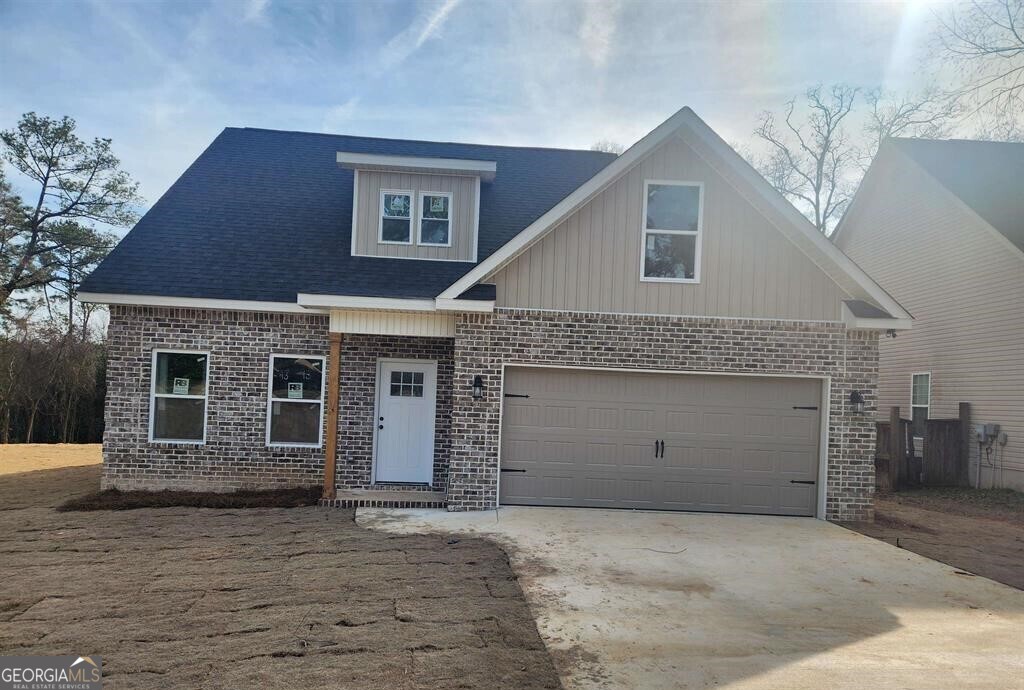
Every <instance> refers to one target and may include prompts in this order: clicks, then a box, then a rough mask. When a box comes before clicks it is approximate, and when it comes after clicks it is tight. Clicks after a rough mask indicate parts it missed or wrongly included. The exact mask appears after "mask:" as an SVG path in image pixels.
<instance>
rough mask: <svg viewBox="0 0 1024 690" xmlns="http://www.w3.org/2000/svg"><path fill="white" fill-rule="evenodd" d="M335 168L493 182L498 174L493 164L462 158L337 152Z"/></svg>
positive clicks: (496, 164)
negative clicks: (458, 177)
mask: <svg viewBox="0 0 1024 690" xmlns="http://www.w3.org/2000/svg"><path fill="white" fill-rule="evenodd" d="M337 161H338V165H340V166H341V167H343V168H352V169H361V170H399V171H404V172H423V173H434V174H450V175H469V176H474V177H479V178H480V179H482V180H483V181H485V182H493V181H494V178H495V176H496V175H497V172H498V163H497V162H496V161H478V160H470V159H465V158H428V157H425V156H386V155H381V154H376V153H352V152H349V151H338V153H337Z"/></svg>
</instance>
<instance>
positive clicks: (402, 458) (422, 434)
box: [374, 359, 437, 484]
mask: <svg viewBox="0 0 1024 690" xmlns="http://www.w3.org/2000/svg"><path fill="white" fill-rule="evenodd" d="M436 406H437V362H434V361H431V360H423V359H416V360H413V359H382V360H380V362H379V364H378V366H377V417H376V429H377V443H376V449H377V453H376V455H377V456H376V467H375V474H374V481H375V482H402V483H409V484H429V483H430V482H431V479H432V478H433V473H434V414H435V411H436Z"/></svg>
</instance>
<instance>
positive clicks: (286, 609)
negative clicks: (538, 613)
mask: <svg viewBox="0 0 1024 690" xmlns="http://www.w3.org/2000/svg"><path fill="white" fill-rule="evenodd" d="M6 459H8V458H5V460H6ZM98 478H99V467H98V466H95V465H94V466H89V467H70V468H63V469H47V470H41V471H36V472H29V473H20V474H5V475H4V476H0V579H2V581H3V587H2V589H0V654H82V655H99V656H101V657H103V667H104V682H105V687H108V688H114V689H120V688H204V690H215V689H217V688H224V689H232V690H233V689H235V688H241V687H260V688H268V689H273V688H282V689H284V688H288V689H289V690H291V689H293V688H296V687H338V688H366V687H378V688H389V689H391V688H396V689H406V688H430V689H431V690H436V688H487V689H488V690H490V689H492V688H558V687H560V686H559V682H558V678H557V675H556V674H555V671H554V668H553V666H552V663H551V659H550V657H549V656H548V653H547V651H546V650H545V648H544V644H543V642H542V641H541V639H540V637H539V635H538V633H537V627H536V624H535V623H534V620H533V618H532V616H531V613H530V611H529V608H528V606H527V604H526V602H525V600H524V599H523V593H522V590H521V589H520V586H519V583H518V581H517V580H516V579H515V577H514V575H513V574H512V571H511V569H510V567H509V564H508V560H507V558H506V556H505V554H504V553H503V552H502V551H501V550H500V549H499V548H498V547H497V546H495V545H494V544H493V543H491V542H488V541H484V540H479V539H454V538H452V537H444V536H396V535H388V534H383V533H380V532H375V531H369V530H364V529H362V528H360V527H358V526H356V525H355V523H354V522H353V520H352V514H351V512H348V511H338V510H323V509H317V508H294V509H253V510H211V509H193V508H162V509H142V510H132V511H116V512H90V513H57V512H55V511H54V510H53V509H52V506H53V505H55V504H56V503H58V502H60V501H63V500H65V499H67V498H68V497H70V496H73V495H76V494H79V493H85V492H89V491H95V490H96V488H97V485H98Z"/></svg>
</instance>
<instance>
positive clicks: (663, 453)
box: [658, 441, 665, 458]
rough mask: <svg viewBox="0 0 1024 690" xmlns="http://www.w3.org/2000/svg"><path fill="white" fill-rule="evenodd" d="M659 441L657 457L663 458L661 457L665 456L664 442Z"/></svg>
mask: <svg viewBox="0 0 1024 690" xmlns="http://www.w3.org/2000/svg"><path fill="white" fill-rule="evenodd" d="M660 443H661V450H660V451H659V454H658V457H659V458H663V457H665V442H664V441H661V442H660Z"/></svg>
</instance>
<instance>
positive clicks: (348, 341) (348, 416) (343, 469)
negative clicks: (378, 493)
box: [337, 335, 455, 489]
mask: <svg viewBox="0 0 1024 690" xmlns="http://www.w3.org/2000/svg"><path fill="white" fill-rule="evenodd" d="M378 359H433V360H436V361H437V414H436V416H435V418H434V480H433V481H434V487H437V488H443V487H444V486H445V484H446V482H447V481H448V457H449V455H450V452H451V441H450V433H449V432H450V429H451V419H452V373H453V371H454V369H455V362H454V342H453V341H452V339H451V338H412V337H405V336H392V335H345V336H344V339H343V340H342V346H341V367H340V369H341V383H340V386H339V391H340V395H341V401H340V403H339V405H338V461H337V478H338V481H337V485H338V487H339V488H342V487H344V488H349V489H365V488H369V487H370V471H371V466H372V463H373V430H374V426H375V424H376V421H375V420H374V409H375V405H374V403H375V400H376V395H377V360H378Z"/></svg>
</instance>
